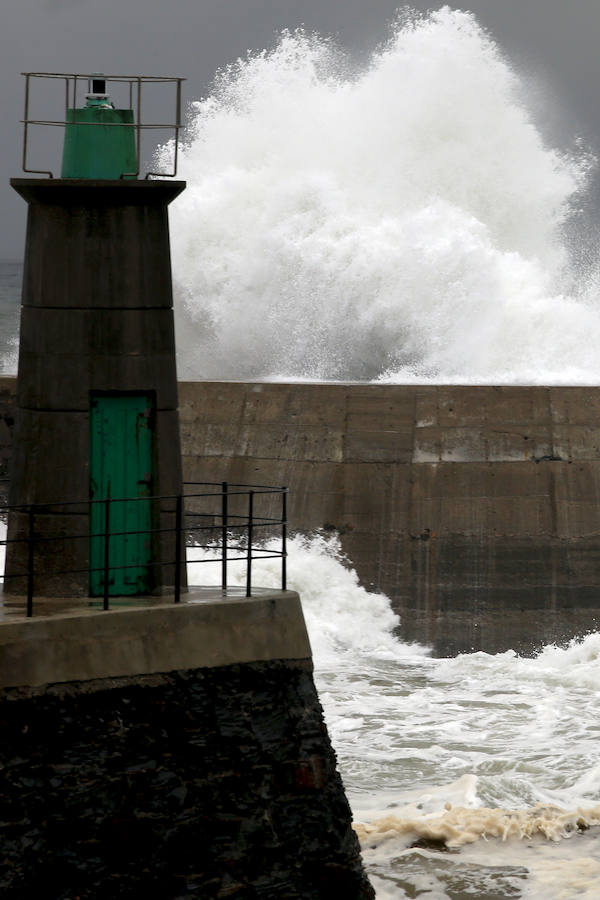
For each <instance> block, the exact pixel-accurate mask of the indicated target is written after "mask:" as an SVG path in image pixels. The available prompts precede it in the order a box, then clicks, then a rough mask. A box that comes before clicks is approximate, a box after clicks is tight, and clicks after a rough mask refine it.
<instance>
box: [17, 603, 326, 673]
mask: <svg viewBox="0 0 600 900" xmlns="http://www.w3.org/2000/svg"><path fill="white" fill-rule="evenodd" d="M257 593H258V596H254V597H252V598H246V597H239V596H236V595H235V592H230V593H229V595H228V594H223V593H222V592H221V591H220V590H218V591H217V590H216V589H213V590H211V591H194V590H192V591H190V592H189V593H188V594H187V595H186V598H185V601H183V602H181V603H179V604H174V603H172V602H171V603H168V604H167V603H166V602H162V603H151V602H144V601H138V602H137V603H136V602H135V601H130V602H125V601H118V600H113V602H112V608H111V609H110V610H107V611H104V610H102V609H99V608H98V607H99V604H98V603H95V604H93V605H87V606H84V605H83V603H79V604H76V602H75V601H70V602H69V601H64V602H63V603H62V604H60V606H59V605H58V603H57V602H52V603H50V602H48V603H47V609H46V610H44V604H43V602H36V604H35V607H34V608H35V613H36V614H35V616H34V617H33V618H31V619H25V618H24V613H23V604H21V605H17V604H15V605H14V607H13V606H12V605H11V604H5V606H4V609H3V610H2V612H3V616H2V618H0V688H6V687H17V686H20V685H28V686H35V685H44V684H55V683H62V682H73V681H90V680H93V679H97V678H117V677H123V676H130V675H131V676H133V675H150V674H154V673H157V672H170V671H173V670H176V669H199V668H205V667H213V666H227V665H233V664H238V663H248V662H256V661H264V660H273V659H310V657H311V650H310V644H309V641H308V635H307V632H306V626H305V624H304V616H303V614H302V607H301V605H300V599H299V597H298V595H297V594H296V593H294V592H293V591H290V592H280V591H279V592H275V591H263V592H260V591H258V592H257ZM261 593H262V596H261ZM57 606H58V608H61V607H62V611H61V612H60V613H58V614H57V613H56V609H57ZM13 610H14V611H13ZM44 611H46V612H47V615H44Z"/></svg>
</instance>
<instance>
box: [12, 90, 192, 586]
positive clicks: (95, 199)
mask: <svg viewBox="0 0 600 900" xmlns="http://www.w3.org/2000/svg"><path fill="white" fill-rule="evenodd" d="M26 78H27V87H26V103H25V116H24V124H25V141H24V165H23V168H24V169H25V171H26V172H30V173H31V174H32V175H33V176H34V177H27V178H16V179H12V180H11V184H12V186H13V188H14V189H15V190H16V191H17V192H18V193H19V194H20V195H21V197H23V199H24V200H25V201H26V202H27V204H28V219H27V237H26V248H25V261H24V281H23V296H22V309H21V334H20V349H19V367H18V383H17V416H16V424H15V442H14V447H15V451H14V465H13V468H12V472H11V479H10V493H9V503H10V505H11V507H12V508H11V512H10V516H9V543H8V546H7V554H6V568H5V574H6V578H5V588H4V589H5V592H8V593H13V594H24V593H26V582H25V579H24V577H19V576H21V575H22V574H23V573H25V572H26V571H30V570H31V566H32V561H31V552H32V550H31V548H32V538H34V539H35V560H34V564H33V566H34V573H33V578H32V579H31V580H30V583H29V590H30V592H31V591H32V590H35V593H36V595H38V596H39V595H41V596H46V597H73V596H86V595H91V596H102V595H104V596H105V597H108V596H109V595H110V596H135V595H144V594H157V593H158V594H160V593H162V592H164V591H165V590H167V589H169V590H172V589H173V585H174V580H175V569H174V564H173V562H174V560H175V556H176V554H175V542H176V541H175V533H176V525H177V523H176V521H175V519H176V514H177V500H176V498H177V497H178V496H180V495H181V493H182V476H181V458H180V444H179V423H178V412H177V406H178V402H177V376H176V362H175V337H174V323H173V300H172V286H171V265H170V249H169V227H168V206H169V203H171V201H172V200H174V199H175V197H177V195H178V194H179V193H180V192H181V191H182V190H183V189H184V187H185V184H184V183H183V182H180V181H175V180H173V178H172V177H171V178H160V179H157V178H152V177H148V173H146V177H144V173H143V172H142V171H141V168H142V167H141V136H142V133H143V130H144V128H147V127H148V126H147V125H146V124H145V123H144V122H143V121H142V120H141V107H142V96H144V97H145V93H147V92H148V91H150V90H151V89H152V87H153V86H154V85H156V84H157V83H164V82H167V83H168V84H170V85H172V86H173V87H174V89H175V116H174V121H173V123H172V127H173V128H174V130H175V141H174V144H175V147H176V145H177V137H178V132H179V127H180V97H181V81H182V79H180V78H173V79H170V78H169V79H165V78H146V77H141V76H140V77H138V76H135V77H131V78H129V77H121V76H119V77H115V76H102V75H97V74H94V75H89V76H87V75H68V74H66V75H58V74H55V73H52V74H45V73H30V74H28V75H26ZM39 78H50V79H54V80H55V83H56V81H57V80H58V82H61V81H62V82H64V85H65V86H66V98H67V102H66V108H65V114H64V120H63V121H62V122H46V121H40V120H36V119H33V118H32V117H31V116H30V114H29V97H30V90H32V85H33V84H34V83H36V79H39ZM113 83H114V84H113ZM82 85H84V86H85V85H87V91H86V92H85V93H84V96H83V97H81V93H82V91H81V88H82ZM111 85H112V86H113V87H115V88H117V89H120V90H121V91H122V89H123V88H124V89H125V92H126V93H127V92H128V94H129V98H130V100H131V103H130V105H129V106H130V108H117V107H116V106H115V103H114V102H113V100H112V98H111V93H110V91H111ZM78 92H79V96H78ZM80 98H81V99H80ZM134 107H135V108H134ZM41 124H61V125H63V127H64V147H63V154H62V169H61V171H60V177H54V173H53V172H51V171H47V172H44V173H41V172H32V170H31V169H29V168H28V160H27V153H28V151H29V150H30V145H31V142H32V140H33V137H32V135H33V131H34V128H33V126H35V125H41ZM175 158H176V154H175ZM170 174H171V175H173V174H174V173H170ZM40 175H43V176H44V177H39V176H40ZM35 176H37V177H35ZM15 507H16V508H15ZM183 568H184V567H183ZM182 570H183V569H182Z"/></svg>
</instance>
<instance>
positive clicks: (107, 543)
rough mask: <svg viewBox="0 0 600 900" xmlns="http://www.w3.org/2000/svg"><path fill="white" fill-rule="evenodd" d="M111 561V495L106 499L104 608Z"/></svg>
mask: <svg viewBox="0 0 600 900" xmlns="http://www.w3.org/2000/svg"><path fill="white" fill-rule="evenodd" d="M109 562H110V497H107V498H106V500H105V501H104V609H108V578H109V571H110V567H109Z"/></svg>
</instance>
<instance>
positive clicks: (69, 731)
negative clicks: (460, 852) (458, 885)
mask: <svg viewBox="0 0 600 900" xmlns="http://www.w3.org/2000/svg"><path fill="white" fill-rule="evenodd" d="M166 599H167V598H162V599H161V600H157V599H152V598H148V599H145V600H144V599H141V598H136V599H130V600H127V601H118V600H114V601H113V603H114V608H112V609H111V610H109V611H106V612H105V611H103V610H99V609H98V608H97V606H96V607H94V606H93V605H92V604H87V605H86V604H84V602H83V601H82V600H72V599H71V600H70V601H66V600H65V601H62V602H61V601H57V599H56V598H53V602H52V603H49V604H48V608H47V609H46V610H45V609H44V606H43V602H42V603H41V606H40V605H39V604H38V605H36V611H35V615H34V617H33V618H29V619H25V618H24V617H23V612H22V609H20V608H19V607H18V605H17V604H14V601H13V598H12V597H11V598H6V597H5V599H4V607H3V617H1V618H0V718H1V719H2V734H1V738H0V741H1V744H2V762H3V765H2V771H1V772H0V803H1V805H2V811H3V815H2V818H3V821H2V825H1V828H0V833H1V839H2V860H0V892H1V893H2V896H3V897H15V898H16V897H29V896H34V895H36V894H39V895H40V896H46V897H64V898H66V897H69V898H70V897H82V898H83V897H90V898H92V897H112V896H117V895H118V896H122V897H141V896H145V897H156V898H159V897H160V898H171V897H172V898H175V897H197V898H202V900H217V898H224V897H236V896H237V897H240V898H242V897H258V896H264V897H267V896H269V897H289V898H290V900H321V898H324V897H334V896H343V897H345V898H348V900H373V897H374V892H373V890H372V888H371V886H370V884H369V882H368V880H367V878H366V875H365V873H364V870H363V868H362V863H361V860H360V853H359V846H358V839H357V837H356V835H355V834H354V832H353V831H352V828H351V812H350V808H349V806H348V803H347V801H346V798H345V795H344V789H343V785H342V782H341V779H340V776H339V774H338V772H337V769H336V760H335V755H334V752H333V750H332V748H331V744H330V742H329V737H328V735H327V729H326V727H325V723H324V721H323V714H322V709H321V706H320V703H319V700H318V697H317V693H316V690H315V686H314V682H313V677H312V659H311V651H310V645H309V641H308V636H307V633H306V627H305V624H304V618H303V615H302V608H301V605H300V600H299V598H298V595H297V594H295V593H294V592H277V591H269V590H262V591H261V590H258V591H255V595H254V596H253V597H252V598H251V599H248V598H246V597H240V596H239V592H236V591H235V590H230V591H228V592H226V593H223V592H222V591H220V590H215V589H210V590H207V589H198V590H194V589H191V590H190V591H189V593H188V594H187V595H186V598H185V600H184V601H182V602H181V603H180V604H178V605H175V604H173V603H167V602H165V600H166ZM119 604H120V605H119ZM45 613H47V614H45Z"/></svg>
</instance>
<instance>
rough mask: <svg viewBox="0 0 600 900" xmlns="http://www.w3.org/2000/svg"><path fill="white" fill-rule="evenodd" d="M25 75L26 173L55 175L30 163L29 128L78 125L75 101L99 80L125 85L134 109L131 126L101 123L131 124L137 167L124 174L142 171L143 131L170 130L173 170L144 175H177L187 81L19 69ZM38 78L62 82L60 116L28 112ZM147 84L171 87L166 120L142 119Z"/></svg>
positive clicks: (168, 77) (134, 173)
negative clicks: (170, 105) (171, 103)
mask: <svg viewBox="0 0 600 900" xmlns="http://www.w3.org/2000/svg"><path fill="white" fill-rule="evenodd" d="M21 74H22V75H23V76H24V77H25V102H24V111H23V118H22V120H21V124H22V125H23V154H22V166H23V171H24V172H27V173H29V174H36V175H47V176H48V177H49V178H54V172H53V171H52V170H50V169H36V168H31V167H30V166H29V161H28V157H29V144H30V135H29V132H30V129H31V127H32V126H37V125H43V126H54V127H61V128H65V127H66V126H67V125H72V124H74V125H77V124H78V123H77V115H76V114H77V103H78V102H79V101H80V100H81V99H83V98H84V97H85V86H86V85H87V87H88V90H89V89H90V87H91V85H92V83H93V82H94V80H98V79H101V80H102V81H104V82H106V84H107V85H115V86H117V87H120V88H121V89H123V88H124V90H125V93H126V97H127V100H126V102H128V103H129V108H130V109H132V110H133V111H134V124H133V126H130V125H128V124H122V123H116V122H115V123H110V124H107V123H103V125H102V127H111V128H128V127H133V129H134V131H135V135H136V148H137V168H136V171H135V172H127V173H124V177H138V176H139V175H140V173H141V168H142V166H141V145H142V140H141V137H142V133H143V132H146V131H160V130H163V131H170V132H172V135H173V137H172V142H171V143H172V149H173V152H172V171H165V172H153V171H147V172H146V173H145V174H144V178H175V176H176V175H177V164H178V151H179V145H180V132H181V129H182V128H183V127H184V126H183V123H182V121H181V91H182V83H183V82H184V81H185V80H186V79H185V78H180V77H179V76H161V75H105V74H99V73H88V74H85V73H75V72H70V73H69V72H22V73H21ZM39 79H51V80H53V81H54V82H63V84H64V115H63V116H62V117H61V118H47V117H43V116H32V115H31V104H32V90H33V85H34V84H36V83H37V80H39ZM150 86H167V87H172V88H173V90H174V98H173V100H174V115H173V118H172V119H171V120H170V121H168V122H153V121H148V120H146V119H145V118H144V116H145V106H146V99H147V94H148V89H149V88H150ZM69 109H72V110H73V111H74V113H75V118H74V119H70V120H69V118H68V111H69ZM82 124H85V126H86V127H91V128H94V127H99V126H95V125H94V123H91V122H89V121H87V120H86V121H85V123H82Z"/></svg>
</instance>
